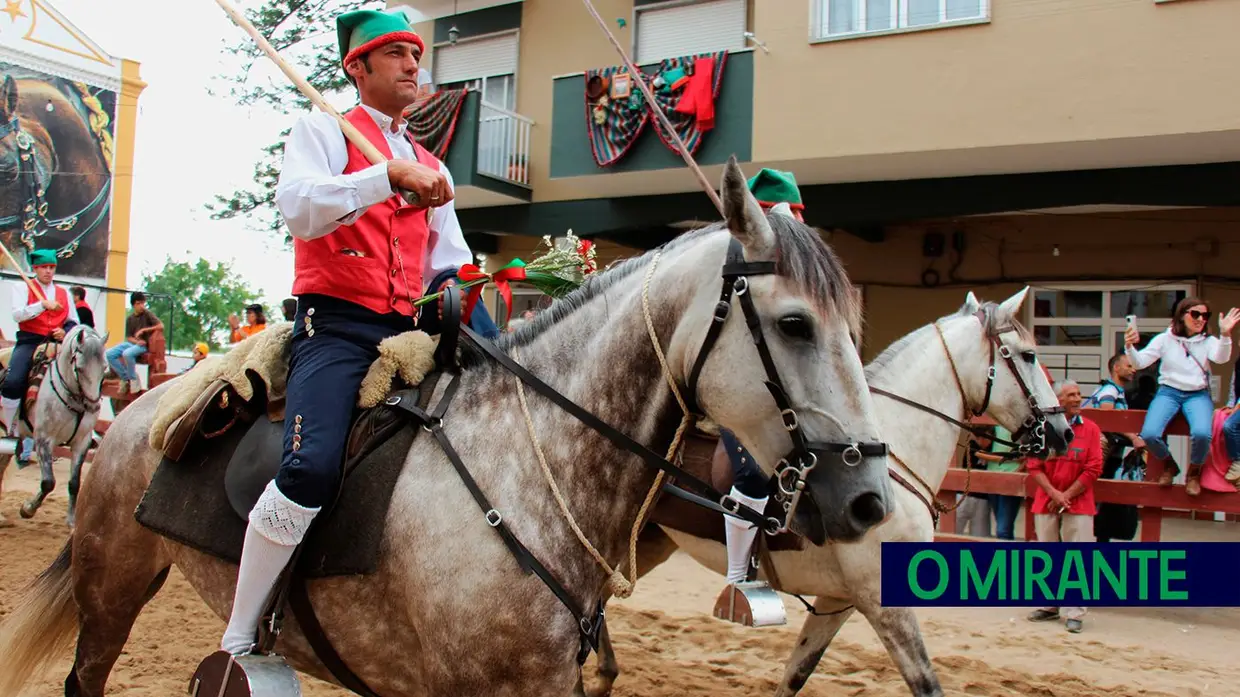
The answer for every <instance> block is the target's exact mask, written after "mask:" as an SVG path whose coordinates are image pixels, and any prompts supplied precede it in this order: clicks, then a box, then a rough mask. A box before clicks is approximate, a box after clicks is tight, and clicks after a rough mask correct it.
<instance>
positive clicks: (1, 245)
mask: <svg viewBox="0 0 1240 697" xmlns="http://www.w3.org/2000/svg"><path fill="white" fill-rule="evenodd" d="M0 250H3V251H4V256H6V257H8V259H9V263H10V264H12V265H13V268H14V269H17V274H18V275H19V276H21V277H22V280H23V281H25V282H26V285H28V286H30V290H33V291H34V294H35V295H37V296H39V300H41V301H42V300H47V296H46V295H44V294H43V289H42V288H40V287H39V284H38V283H35V282H34V281H32V280H30V277H29V276H27V275H26V272H25V271H22V265H21V264H19V263H17V259H14V258H13V255H12V254H11V253H9V248H8V247H6V246H5V245H4V243H3V242H0Z"/></svg>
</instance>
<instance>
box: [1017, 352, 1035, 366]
mask: <svg viewBox="0 0 1240 697" xmlns="http://www.w3.org/2000/svg"><path fill="white" fill-rule="evenodd" d="M1020 357H1021V358H1023V359H1025V362H1026V363H1028V364H1030V365H1033V363H1034V361H1036V360H1038V354H1037V353H1036V352H1034V351H1021V352H1020Z"/></svg>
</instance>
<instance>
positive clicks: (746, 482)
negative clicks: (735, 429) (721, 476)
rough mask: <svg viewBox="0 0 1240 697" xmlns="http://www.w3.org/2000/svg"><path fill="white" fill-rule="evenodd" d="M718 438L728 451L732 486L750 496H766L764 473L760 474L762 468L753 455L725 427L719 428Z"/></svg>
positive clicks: (756, 497)
mask: <svg viewBox="0 0 1240 697" xmlns="http://www.w3.org/2000/svg"><path fill="white" fill-rule="evenodd" d="M719 440H720V441H721V442H722V443H723V447H724V450H726V451H727V453H728V460H730V461H731V462H732V476H733V480H732V486H734V487H736V490H737V491H739V492H741V493H742V494H744V495H746V496H748V497H750V498H755V499H760V498H763V497H765V496H767V495H768V494H769V493H770V492H769V491H768V490H767V480H766V475H764V474H762V468H760V467H758V463H757V461H755V460H754V459H753V455H750V454H749V451H748V450H746V449H745V447H744V446H743V445H741V442H740V441H738V440H736V436H735V435H733V434H732V432H731V431H729V430H728V429H726V428H721V429H719Z"/></svg>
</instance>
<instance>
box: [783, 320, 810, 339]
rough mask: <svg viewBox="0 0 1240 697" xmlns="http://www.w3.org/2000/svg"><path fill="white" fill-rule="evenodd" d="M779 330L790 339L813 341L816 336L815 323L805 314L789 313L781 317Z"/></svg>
mask: <svg viewBox="0 0 1240 697" xmlns="http://www.w3.org/2000/svg"><path fill="white" fill-rule="evenodd" d="M778 324H779V331H780V332H782V333H783V335H784V336H786V337H788V338H789V339H797V340H800V341H811V340H813V338H814V325H813V324H811V323H810V321H809V320H808V319H806V318H805V317H804V316H803V315H787V316H785V317H780V318H779V322H778Z"/></svg>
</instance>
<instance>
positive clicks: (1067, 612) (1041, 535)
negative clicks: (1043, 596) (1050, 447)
mask: <svg viewBox="0 0 1240 697" xmlns="http://www.w3.org/2000/svg"><path fill="white" fill-rule="evenodd" d="M1055 393H1056V394H1058V395H1059V405H1060V406H1062V407H1063V408H1064V415H1065V416H1067V417H1068V423H1070V424H1072V430H1073V432H1074V433H1075V434H1076V437H1075V438H1073V439H1072V444H1071V445H1069V446H1068V451H1067V452H1066V453H1065V454H1063V455H1057V456H1055V457H1051V458H1049V459H1047V460H1039V459H1037V458H1033V457H1031V458H1029V459H1028V460H1026V466H1027V467H1028V468H1029V474H1030V475H1031V476H1032V477H1033V480H1034V482H1036V483H1037V485H1038V488H1037V489H1036V490H1035V491H1034V493H1033V509H1032V510H1033V524H1034V530H1035V531H1036V532H1037V537H1038V541H1039V542H1093V541H1094V521H1093V518H1094V511H1095V510H1097V507H1096V505H1095V502H1094V482H1095V481H1097V479H1098V475H1100V474H1102V431H1101V430H1100V429H1099V428H1098V424H1096V423H1094V422H1093V421H1090V420H1089V419H1087V418H1085V417H1083V416H1081V388H1080V387H1079V386H1078V385H1077V384H1076V383H1075V382H1073V381H1072V380H1065V381H1063V382H1061V383H1059V384H1058V385H1056V386H1055ZM1061 609H1062V610H1063V615H1064V617H1065V618H1066V619H1067V628H1068V631H1069V632H1073V633H1076V632H1079V631H1081V628H1082V627H1083V624H1082V619H1083V618H1084V617H1085V608H1083V607H1064V608H1058V607H1044V608H1041V609H1038V610H1034V611H1033V612H1032V613H1030V614H1029V620H1030V621H1032V622H1048V621H1052V620H1058V619H1059V612H1060V610H1061Z"/></svg>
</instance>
